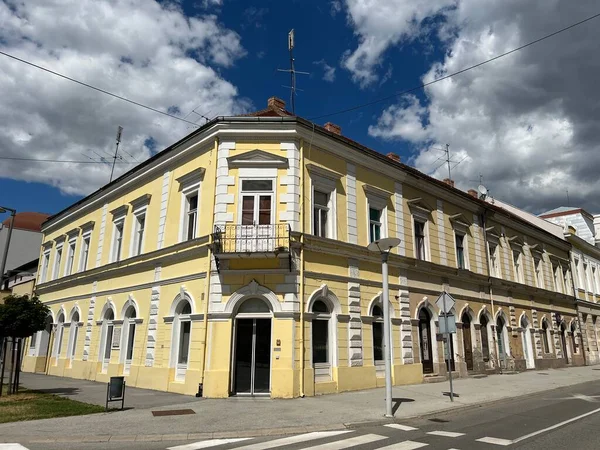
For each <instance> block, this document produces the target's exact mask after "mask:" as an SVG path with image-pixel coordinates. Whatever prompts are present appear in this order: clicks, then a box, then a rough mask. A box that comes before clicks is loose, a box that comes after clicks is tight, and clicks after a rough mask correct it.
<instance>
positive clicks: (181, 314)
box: [172, 299, 192, 381]
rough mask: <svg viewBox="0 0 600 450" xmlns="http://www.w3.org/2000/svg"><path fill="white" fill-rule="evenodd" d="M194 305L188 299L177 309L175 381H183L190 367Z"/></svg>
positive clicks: (175, 320) (175, 319)
mask: <svg viewBox="0 0 600 450" xmlns="http://www.w3.org/2000/svg"><path fill="white" fill-rule="evenodd" d="M191 313H192V305H190V302H189V301H188V300H187V299H184V300H181V301H180V302H179V303H178V304H177V307H176V308H175V317H174V319H173V348H172V351H173V352H174V360H175V366H176V370H175V380H177V381H183V380H184V379H185V372H186V370H187V367H188V358H189V353H190V335H191V331H192V322H191V319H190V314H191Z"/></svg>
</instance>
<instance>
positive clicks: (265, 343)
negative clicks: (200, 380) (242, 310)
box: [233, 319, 271, 395]
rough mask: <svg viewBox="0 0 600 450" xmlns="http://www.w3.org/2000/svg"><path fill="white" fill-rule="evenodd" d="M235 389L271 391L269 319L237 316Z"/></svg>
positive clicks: (252, 392)
mask: <svg viewBox="0 0 600 450" xmlns="http://www.w3.org/2000/svg"><path fill="white" fill-rule="evenodd" d="M233 390H234V393H235V394H238V395H269V393H270V391H271V319H237V320H236V342H235V364H234V387H233Z"/></svg>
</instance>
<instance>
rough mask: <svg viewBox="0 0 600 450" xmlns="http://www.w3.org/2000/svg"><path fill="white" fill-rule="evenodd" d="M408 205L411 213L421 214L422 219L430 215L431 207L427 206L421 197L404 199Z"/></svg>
mask: <svg viewBox="0 0 600 450" xmlns="http://www.w3.org/2000/svg"><path fill="white" fill-rule="evenodd" d="M406 203H408V207H409V208H410V211H411V213H412V214H413V215H416V216H421V217H423V218H424V219H428V218H429V216H430V215H431V211H433V208H432V207H431V206H429V205H428V204H427V203H426V202H425V201H424V200H423V199H422V198H421V197H415V198H411V199H408V200H406Z"/></svg>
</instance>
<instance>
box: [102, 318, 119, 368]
mask: <svg viewBox="0 0 600 450" xmlns="http://www.w3.org/2000/svg"><path fill="white" fill-rule="evenodd" d="M109 311H111V312H112V314H113V318H112V319H107V318H106V316H107V315H108V312H109ZM115 320H116V316H115V311H114V310H113V309H112V308H109V309H107V310H106V311H104V314H103V316H102V319H101V320H100V325H101V326H102V329H101V330H100V333H101V338H100V349H99V350H100V351H99V352H98V361H101V373H106V371H107V370H108V366H109V364H110V360H111V358H112V354H113V348H112V340H113V336H114V334H115ZM109 328H112V332H111V334H110V340H109V339H108V330H109ZM107 346H108V347H109V348H110V352H109V355H108V358H106V348H107Z"/></svg>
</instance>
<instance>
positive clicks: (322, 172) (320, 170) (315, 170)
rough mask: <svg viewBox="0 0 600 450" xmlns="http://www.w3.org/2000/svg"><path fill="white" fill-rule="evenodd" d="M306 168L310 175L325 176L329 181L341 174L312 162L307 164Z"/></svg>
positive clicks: (339, 176)
mask: <svg viewBox="0 0 600 450" xmlns="http://www.w3.org/2000/svg"><path fill="white" fill-rule="evenodd" d="M306 169H307V170H308V172H309V173H310V174H311V175H316V176H319V177H323V178H327V179H329V180H331V181H334V182H335V181H337V180H339V179H340V178H342V174H341V173H338V172H334V171H333V170H329V169H325V168H324V167H320V166H315V165H314V164H310V163H309V164H307V165H306Z"/></svg>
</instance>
